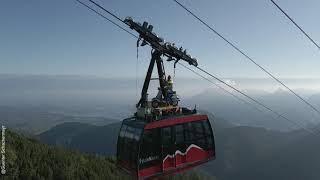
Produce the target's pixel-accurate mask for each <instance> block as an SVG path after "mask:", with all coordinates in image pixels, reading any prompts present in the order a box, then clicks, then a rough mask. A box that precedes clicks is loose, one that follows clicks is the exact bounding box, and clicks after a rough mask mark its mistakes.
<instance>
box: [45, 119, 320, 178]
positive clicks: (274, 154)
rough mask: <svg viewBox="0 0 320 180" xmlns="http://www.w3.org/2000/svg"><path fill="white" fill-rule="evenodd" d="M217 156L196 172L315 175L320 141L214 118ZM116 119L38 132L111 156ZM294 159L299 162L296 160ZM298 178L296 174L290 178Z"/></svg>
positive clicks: (226, 175)
mask: <svg viewBox="0 0 320 180" xmlns="http://www.w3.org/2000/svg"><path fill="white" fill-rule="evenodd" d="M210 117H211V118H210V119H211V121H212V122H214V130H215V135H216V148H217V152H216V153H217V159H216V160H214V161H212V162H209V163H207V164H205V165H203V166H201V168H200V170H202V171H204V172H206V173H207V174H210V175H211V176H215V177H217V178H218V179H221V180H223V179H225V180H233V179H234V180H242V179H243V180H246V179H261V180H270V179H279V180H282V179H310V180H313V179H314V180H317V179H319V178H320V173H318V171H317V168H318V167H320V156H319V155H318V154H317V152H319V151H320V142H318V137H315V136H311V135H310V134H308V133H307V132H305V131H301V130H297V131H292V132H278V131H274V130H267V129H264V128H258V127H246V126H233V125H232V124H229V123H228V122H226V121H224V120H222V119H219V118H214V117H213V116H212V115H210ZM119 127H120V123H114V124H110V125H106V126H100V127H99V126H92V125H88V124H81V123H64V124H61V125H58V126H56V127H54V128H52V129H51V130H49V131H47V132H44V133H42V134H40V135H39V138H40V140H41V141H43V142H46V143H48V144H53V145H58V146H64V147H67V148H71V149H76V150H80V151H81V152H90V153H97V154H103V155H114V154H115V150H116V140H117V135H118V134H117V133H118V130H119ZM297 162H299V163H297ZM296 177H299V178H296Z"/></svg>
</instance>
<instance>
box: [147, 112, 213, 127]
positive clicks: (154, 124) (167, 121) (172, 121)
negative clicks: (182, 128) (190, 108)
mask: <svg viewBox="0 0 320 180" xmlns="http://www.w3.org/2000/svg"><path fill="white" fill-rule="evenodd" d="M207 119H208V116H207V115H199V114H197V115H189V116H181V117H173V118H167V119H162V120H159V121H154V122H150V123H148V124H146V125H145V127H144V129H154V128H161V127H166V126H173V125H176V124H183V123H188V122H192V121H200V120H207Z"/></svg>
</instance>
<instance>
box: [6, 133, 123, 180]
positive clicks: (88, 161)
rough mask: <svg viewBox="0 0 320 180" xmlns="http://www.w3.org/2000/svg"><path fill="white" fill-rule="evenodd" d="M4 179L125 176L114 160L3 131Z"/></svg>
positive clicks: (111, 177)
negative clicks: (4, 149)
mask: <svg viewBox="0 0 320 180" xmlns="http://www.w3.org/2000/svg"><path fill="white" fill-rule="evenodd" d="M6 142H7V143H6V166H7V167H6V169H7V176H5V179H24V180H28V179H46V180H47V179H129V177H128V176H126V175H125V174H122V172H120V171H119V170H118V168H117V167H116V165H115V159H113V158H108V157H96V156H94V155H89V154H81V153H79V152H76V151H69V150H68V151H67V150H64V149H61V148H56V147H50V146H47V145H44V144H42V143H40V142H38V141H37V140H34V139H29V138H26V137H23V136H20V135H18V134H16V133H14V132H12V131H9V130H6Z"/></svg>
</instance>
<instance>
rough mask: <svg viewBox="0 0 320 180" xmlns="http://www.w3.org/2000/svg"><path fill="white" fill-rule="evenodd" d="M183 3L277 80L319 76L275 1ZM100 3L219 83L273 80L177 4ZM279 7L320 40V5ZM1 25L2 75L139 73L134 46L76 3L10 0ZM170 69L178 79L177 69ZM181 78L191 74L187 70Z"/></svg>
mask: <svg viewBox="0 0 320 180" xmlns="http://www.w3.org/2000/svg"><path fill="white" fill-rule="evenodd" d="M83 1H84V2H86V1H85V0H83ZM180 1H181V2H182V3H184V4H185V5H186V6H187V7H189V8H191V9H192V10H193V11H194V12H195V13H196V14H198V15H199V16H200V17H202V18H203V19H204V20H205V21H207V22H208V23H209V24H210V25H212V26H214V27H215V29H216V30H217V31H219V32H221V34H223V35H224V36H225V37H227V38H228V39H231V40H232V41H233V42H234V43H235V44H237V45H238V46H239V47H240V48H241V49H243V50H244V51H245V52H247V53H248V54H249V55H250V56H251V57H253V58H254V59H256V61H257V62H258V63H260V64H261V65H262V66H264V67H266V68H267V69H268V70H269V71H271V72H272V73H273V74H274V75H276V76H277V77H280V78H288V77H293V78H296V77H313V78H317V77H320V71H319V67H320V61H319V59H320V52H319V51H318V49H317V48H316V47H315V46H314V45H313V44H312V43H311V42H309V40H308V39H307V38H305V37H304V36H303V35H302V34H301V33H300V32H299V31H298V30H297V29H296V28H295V27H294V26H293V25H292V24H291V22H289V21H288V20H287V19H286V18H285V17H284V16H283V15H282V14H281V13H280V12H279V11H278V10H277V9H276V8H275V7H274V6H273V5H272V4H271V2H270V1H269V0H201V1H191V0H180ZM97 2H98V3H100V4H101V5H103V6H104V7H105V8H107V9H109V10H111V11H113V12H115V13H116V14H117V15H119V16H120V17H122V18H125V17H126V16H131V17H133V18H134V19H135V20H138V21H149V22H150V23H151V24H153V26H154V31H155V32H157V34H159V35H160V36H162V37H163V38H164V39H165V40H167V41H171V42H176V44H177V45H182V46H183V47H184V48H186V49H188V51H189V53H190V54H191V55H192V56H193V57H196V58H197V59H198V61H199V65H200V66H201V67H204V68H205V69H207V70H209V71H210V72H212V73H214V74H217V75H218V76H220V77H267V75H266V74H264V73H263V72H261V71H260V70H259V69H258V68H257V67H256V66H254V65H253V64H251V63H250V62H248V61H247V60H246V59H245V58H244V57H243V56H241V55H240V54H239V53H238V52H236V51H235V50H233V49H232V48H231V47H230V46H229V45H227V44H226V43H225V42H224V41H223V40H221V39H220V38H219V37H217V36H216V35H214V34H213V33H212V32H210V31H209V30H208V29H206V28H205V27H204V26H203V25H202V24H200V23H199V22H198V21H196V20H195V19H194V18H193V17H191V16H190V15H188V14H187V13H186V12H185V11H184V10H183V9H181V8H180V7H178V6H177V5H176V4H175V3H174V2H173V1H172V0H162V1H156V0H136V1H130V0H99V1H98V0H97ZM276 2H278V4H279V5H280V6H281V7H282V8H283V9H285V10H286V11H287V12H288V13H289V14H290V16H292V17H293V18H294V19H295V20H296V22H298V24H300V25H301V26H302V27H303V28H304V29H305V30H306V31H307V32H308V33H309V34H310V35H311V37H313V39H315V40H316V41H318V42H320V25H319V23H317V21H318V17H320V11H319V8H320V1H318V0H308V1H299V0H277V1H276ZM0 22H1V25H0V42H1V43H0V73H10V74H79V75H95V76H103V77H132V76H135V74H136V48H135V43H136V42H135V41H136V40H135V39H133V38H132V37H131V36H130V35H128V34H126V33H125V32H123V31H121V30H119V29H118V28H117V27H115V26H114V25H112V24H110V23H109V22H107V21H105V20H104V19H102V18H101V17H99V16H97V15H95V14H94V13H92V12H91V11H89V10H87V9H86V8H84V7H83V6H82V5H80V4H79V3H77V2H76V1H74V0H55V1H52V0H51V1H50V0H28V1H23V0H4V1H2V2H1V6H0ZM149 57H150V49H149V48H148V47H143V48H140V60H139V63H138V75H139V76H141V77H142V76H144V74H145V71H146V68H147V64H148V60H149ZM167 68H168V72H169V73H172V69H173V65H172V64H168V65H167ZM177 75H179V76H183V77H192V76H193V74H191V73H190V72H189V71H187V70H183V69H182V68H181V67H178V69H177Z"/></svg>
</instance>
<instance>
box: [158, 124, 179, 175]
mask: <svg viewBox="0 0 320 180" xmlns="http://www.w3.org/2000/svg"><path fill="white" fill-rule="evenodd" d="M173 135H174V134H173V127H165V128H162V129H161V150H162V151H161V152H162V171H163V172H166V171H169V170H172V169H174V168H175V166H176V163H175V149H176V148H175V144H174V136H173Z"/></svg>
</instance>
